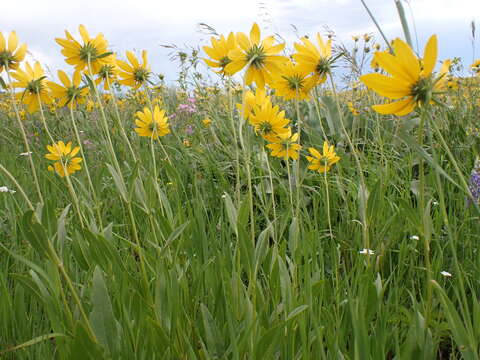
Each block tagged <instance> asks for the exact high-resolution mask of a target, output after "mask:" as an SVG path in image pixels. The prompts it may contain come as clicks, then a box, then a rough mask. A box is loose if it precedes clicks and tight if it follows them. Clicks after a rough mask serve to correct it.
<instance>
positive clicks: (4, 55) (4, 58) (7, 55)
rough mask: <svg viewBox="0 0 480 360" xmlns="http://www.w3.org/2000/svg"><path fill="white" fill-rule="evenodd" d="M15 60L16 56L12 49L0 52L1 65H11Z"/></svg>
mask: <svg viewBox="0 0 480 360" xmlns="http://www.w3.org/2000/svg"><path fill="white" fill-rule="evenodd" d="M14 61H15V57H14V56H13V54H12V53H11V52H10V51H6V50H5V51H1V52H0V65H5V66H8V65H11V64H12V63H13V62H14Z"/></svg>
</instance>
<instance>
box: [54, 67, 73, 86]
mask: <svg viewBox="0 0 480 360" xmlns="http://www.w3.org/2000/svg"><path fill="white" fill-rule="evenodd" d="M57 74H58V78H59V79H60V81H61V82H62V84H63V85H64V86H65V87H67V88H69V87H70V86H72V83H71V82H70V79H69V78H68V75H67V74H66V73H65V71H63V70H58V72H57Z"/></svg>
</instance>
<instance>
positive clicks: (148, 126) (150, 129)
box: [135, 105, 170, 140]
mask: <svg viewBox="0 0 480 360" xmlns="http://www.w3.org/2000/svg"><path fill="white" fill-rule="evenodd" d="M135 116H136V119H135V124H137V126H138V127H137V128H135V132H136V133H137V134H138V135H139V136H145V137H149V138H152V139H153V140H157V139H158V137H159V136H164V135H167V134H170V129H169V124H168V118H167V117H166V116H165V110H160V108H159V107H158V106H157V105H155V108H154V109H153V114H152V112H151V111H150V109H149V108H148V107H146V108H144V109H143V112H142V111H138V112H137V113H136V114H135Z"/></svg>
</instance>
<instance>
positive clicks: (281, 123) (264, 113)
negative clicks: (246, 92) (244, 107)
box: [249, 101, 290, 139]
mask: <svg viewBox="0 0 480 360" xmlns="http://www.w3.org/2000/svg"><path fill="white" fill-rule="evenodd" d="M249 122H250V124H251V125H253V126H254V128H255V132H256V133H257V134H260V135H261V136H263V137H264V138H266V139H268V137H269V136H275V135H280V134H285V133H287V132H288V131H289V130H288V128H286V126H287V125H288V124H289V123H290V120H288V119H286V118H285V111H283V110H282V111H280V109H279V107H278V105H275V106H272V103H271V102H270V101H265V102H264V103H263V104H261V105H256V106H255V107H254V108H253V111H252V114H251V115H250V117H249Z"/></svg>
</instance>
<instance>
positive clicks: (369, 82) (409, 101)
mask: <svg viewBox="0 0 480 360" xmlns="http://www.w3.org/2000/svg"><path fill="white" fill-rule="evenodd" d="M393 50H394V53H395V55H392V54H390V53H389V52H387V51H380V52H376V53H375V55H374V60H375V61H376V62H377V63H378V65H379V66H380V67H381V68H382V69H383V70H385V71H386V72H387V73H389V74H390V75H391V76H387V75H383V74H367V75H363V76H361V77H360V80H361V81H362V82H363V83H364V84H365V85H366V86H367V87H368V88H370V89H372V90H374V91H375V92H377V93H378V94H379V95H381V96H385V97H387V98H389V99H392V100H398V101H395V102H392V103H388V104H384V105H374V106H373V107H372V108H373V109H374V110H375V111H377V112H378V113H380V114H395V115H398V116H403V115H407V114H409V113H410V112H412V111H413V110H414V109H415V108H417V107H419V106H424V105H427V104H430V103H431V101H432V100H433V95H434V94H435V92H438V91H440V90H441V89H442V87H443V86H444V80H445V79H443V80H442V78H444V75H445V74H444V73H442V71H444V69H442V71H441V72H440V74H439V76H438V77H437V78H435V77H434V75H433V73H432V72H433V69H434V67H435V64H436V61H437V37H436V35H433V36H432V37H430V39H429V40H428V43H427V45H426V46H425V50H424V54H423V58H418V57H417V56H416V55H415V53H414V52H413V50H412V49H411V48H410V46H409V45H408V44H407V43H405V42H404V41H403V40H401V39H395V40H394V41H393Z"/></svg>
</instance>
